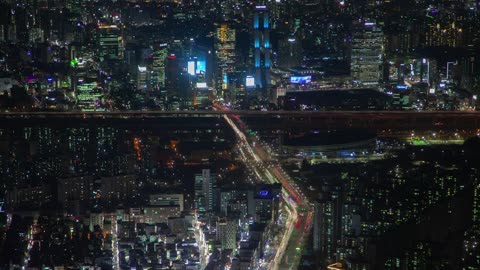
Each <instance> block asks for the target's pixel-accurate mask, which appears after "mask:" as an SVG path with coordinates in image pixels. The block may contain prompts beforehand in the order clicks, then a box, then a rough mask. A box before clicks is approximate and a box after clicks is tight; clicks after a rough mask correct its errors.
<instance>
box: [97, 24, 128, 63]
mask: <svg viewBox="0 0 480 270" xmlns="http://www.w3.org/2000/svg"><path fill="white" fill-rule="evenodd" d="M122 40H123V38H122V34H121V30H120V28H119V27H118V26H116V25H100V26H99V27H98V55H99V57H100V61H104V60H114V59H120V58H122V57H123V49H122Z"/></svg>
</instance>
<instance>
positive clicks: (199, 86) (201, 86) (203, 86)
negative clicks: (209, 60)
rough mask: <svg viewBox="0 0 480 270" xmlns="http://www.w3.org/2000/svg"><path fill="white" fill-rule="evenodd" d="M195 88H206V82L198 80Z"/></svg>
mask: <svg viewBox="0 0 480 270" xmlns="http://www.w3.org/2000/svg"><path fill="white" fill-rule="evenodd" d="M197 88H198V89H206V88H208V87H207V83H206V82H199V83H197Z"/></svg>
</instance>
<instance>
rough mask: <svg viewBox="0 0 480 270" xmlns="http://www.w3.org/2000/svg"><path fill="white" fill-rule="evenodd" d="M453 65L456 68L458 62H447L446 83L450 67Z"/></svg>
mask: <svg viewBox="0 0 480 270" xmlns="http://www.w3.org/2000/svg"><path fill="white" fill-rule="evenodd" d="M451 64H453V65H454V66H456V65H457V64H458V61H455V62H447V81H448V77H449V76H448V75H449V74H450V65H451Z"/></svg>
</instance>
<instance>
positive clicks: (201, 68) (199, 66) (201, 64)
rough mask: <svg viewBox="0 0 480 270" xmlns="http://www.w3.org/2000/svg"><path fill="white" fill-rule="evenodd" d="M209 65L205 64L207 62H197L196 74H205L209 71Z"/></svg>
mask: <svg viewBox="0 0 480 270" xmlns="http://www.w3.org/2000/svg"><path fill="white" fill-rule="evenodd" d="M206 66H207V65H206V64H205V61H197V67H196V68H195V73H196V74H201V73H205V72H206V71H207V67H206Z"/></svg>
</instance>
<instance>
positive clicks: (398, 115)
mask: <svg viewBox="0 0 480 270" xmlns="http://www.w3.org/2000/svg"><path fill="white" fill-rule="evenodd" d="M224 115H237V116H239V117H241V118H242V119H244V121H245V122H246V123H247V125H248V126H249V127H250V128H252V129H256V128H261V129H286V130H289V129H291V130H298V129H317V128H318V129H321V128H367V129H372V130H384V129H432V128H438V129H466V128H468V129H472V128H480V112H414V111H328V112H319V111H202V110H199V111H109V112H0V124H8V123H17V124H21V123H22V122H26V123H27V122H33V123H43V122H49V121H60V122H72V123H87V124H88V123H89V122H93V123H95V124H102V123H103V122H106V123H111V122H129V121H134V123H138V124H141V123H142V122H145V123H148V122H150V121H156V120H160V121H166V122H168V119H170V120H171V119H176V120H175V122H176V123H178V124H180V123H182V124H188V123H190V122H191V123H192V124H195V122H196V121H197V123H198V122H202V121H198V120H199V119H198V118H221V117H223V116H224ZM162 119H163V120H162ZM195 119H196V120H195Z"/></svg>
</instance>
